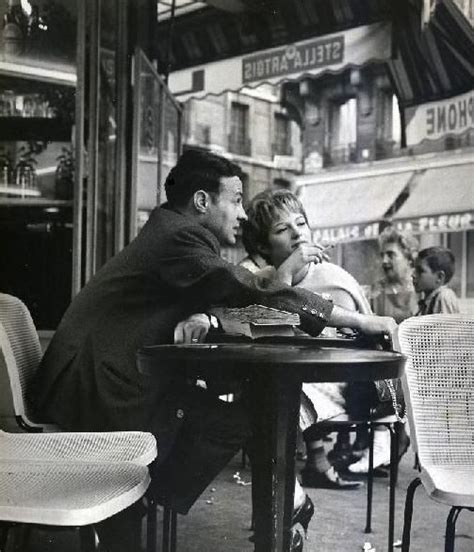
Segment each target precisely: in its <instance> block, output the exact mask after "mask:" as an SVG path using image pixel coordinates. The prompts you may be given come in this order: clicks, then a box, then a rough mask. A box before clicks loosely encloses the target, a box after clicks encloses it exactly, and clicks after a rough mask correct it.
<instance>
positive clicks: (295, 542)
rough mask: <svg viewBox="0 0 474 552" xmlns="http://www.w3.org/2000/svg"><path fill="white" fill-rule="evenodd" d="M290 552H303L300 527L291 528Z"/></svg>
mask: <svg viewBox="0 0 474 552" xmlns="http://www.w3.org/2000/svg"><path fill="white" fill-rule="evenodd" d="M290 552H303V537H302V536H301V533H300V532H299V531H298V529H295V528H294V527H293V528H292V529H291V542H290Z"/></svg>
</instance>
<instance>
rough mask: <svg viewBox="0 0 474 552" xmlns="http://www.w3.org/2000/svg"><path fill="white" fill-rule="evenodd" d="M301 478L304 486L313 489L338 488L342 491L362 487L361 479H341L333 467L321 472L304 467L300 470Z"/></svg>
mask: <svg viewBox="0 0 474 552" xmlns="http://www.w3.org/2000/svg"><path fill="white" fill-rule="evenodd" d="M301 479H302V480H303V485H304V486H305V487H312V488H314V489H339V490H342V491H354V490H355V489H359V488H360V487H362V485H363V482H362V481H350V480H348V479H343V478H342V477H341V475H340V474H339V473H338V472H337V471H336V470H335V469H334V468H333V467H331V468H329V470H327V471H325V472H323V473H321V472H318V471H316V470H315V469H311V468H307V467H306V468H304V469H303V470H302V472H301Z"/></svg>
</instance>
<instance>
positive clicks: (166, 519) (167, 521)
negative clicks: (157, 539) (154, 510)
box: [162, 506, 171, 552]
mask: <svg viewBox="0 0 474 552" xmlns="http://www.w3.org/2000/svg"><path fill="white" fill-rule="evenodd" d="M170 529H171V508H169V507H168V506H164V507H163V547H162V550H163V552H170Z"/></svg>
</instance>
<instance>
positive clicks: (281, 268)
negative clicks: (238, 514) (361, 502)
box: [243, 190, 372, 489]
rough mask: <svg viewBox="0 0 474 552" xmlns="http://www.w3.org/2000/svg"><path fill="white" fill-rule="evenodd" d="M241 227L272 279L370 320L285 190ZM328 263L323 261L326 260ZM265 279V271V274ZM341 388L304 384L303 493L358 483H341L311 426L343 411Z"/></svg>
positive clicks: (252, 210)
mask: <svg viewBox="0 0 474 552" xmlns="http://www.w3.org/2000/svg"><path fill="white" fill-rule="evenodd" d="M247 217H248V220H247V221H246V222H244V224H243V241H244V244H251V246H252V251H251V253H253V254H255V252H257V253H258V254H259V255H260V256H261V257H262V258H263V259H264V260H265V261H266V262H267V263H268V264H270V265H272V266H273V267H274V271H275V273H274V277H275V278H278V279H280V280H281V281H283V282H284V283H286V284H289V285H292V286H298V287H304V288H306V289H309V290H311V291H314V292H317V293H320V294H322V293H325V294H328V295H330V296H331V298H332V300H333V301H334V303H335V304H337V305H339V306H341V307H344V308H346V309H349V310H354V311H359V312H361V313H364V314H370V313H371V312H372V311H371V308H370V305H369V303H368V301H367V299H366V297H365V296H364V294H363V292H362V290H361V288H360V286H359V285H358V283H357V281H356V280H355V279H354V278H353V277H352V276H351V275H350V274H349V273H348V272H346V271H345V270H344V269H343V268H341V267H340V266H337V265H335V264H332V263H329V262H326V260H323V262H319V261H320V260H321V258H322V253H321V252H322V247H321V246H319V245H317V244H313V243H312V241H311V231H310V228H309V225H308V219H307V216H306V212H305V210H304V208H303V206H302V204H301V202H300V201H299V199H298V198H297V197H296V196H295V195H294V194H293V193H291V192H289V191H287V190H277V191H266V192H262V193H260V194H258V195H257V196H255V197H254V198H253V200H252V201H251V202H250V205H249V207H248V209H247ZM326 259H327V258H326ZM266 272H267V273H266V275H267V276H268V269H266ZM344 386H345V384H338V383H309V384H303V394H302V399H301V409H300V427H301V430H302V432H303V438H304V441H305V444H306V450H307V461H306V465H305V467H304V469H303V471H302V473H301V475H302V480H303V484H304V485H305V486H308V487H322V488H333V489H355V488H358V487H360V485H361V482H359V481H348V480H344V479H343V478H342V477H341V476H340V474H339V473H338V472H337V471H336V470H335V469H334V467H332V466H331V464H330V463H329V461H328V459H327V455H326V452H325V449H324V446H323V441H322V438H323V435H322V434H321V431H320V430H319V428H318V425H317V424H315V422H316V420H320V421H321V420H324V419H328V418H332V417H333V416H336V415H338V414H341V413H343V412H344V411H345V397H344Z"/></svg>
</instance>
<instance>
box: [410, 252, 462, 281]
mask: <svg viewBox="0 0 474 552" xmlns="http://www.w3.org/2000/svg"><path fill="white" fill-rule="evenodd" d="M423 260H424V261H426V264H427V265H428V266H429V267H430V268H431V270H432V271H433V272H438V271H439V270H442V271H443V272H444V274H445V280H444V283H445V284H447V283H448V282H449V281H450V280H451V278H452V277H453V274H454V270H455V264H456V261H455V258H454V255H453V253H452V251H451V250H450V249H447V248H446V247H439V246H436V247H427V248H426V249H422V250H421V251H420V252H419V253H418V258H417V261H418V262H421V261H423Z"/></svg>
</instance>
